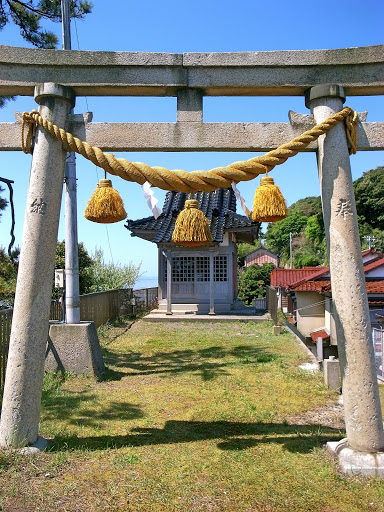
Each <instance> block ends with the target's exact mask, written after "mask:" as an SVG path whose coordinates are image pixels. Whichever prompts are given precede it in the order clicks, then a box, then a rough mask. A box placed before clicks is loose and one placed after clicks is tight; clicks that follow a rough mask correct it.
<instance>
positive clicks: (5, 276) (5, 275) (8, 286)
mask: <svg viewBox="0 0 384 512" xmlns="http://www.w3.org/2000/svg"><path fill="white" fill-rule="evenodd" d="M19 254H20V249H19V248H16V249H14V250H13V251H12V253H11V256H9V255H8V254H7V253H6V251H5V249H4V248H3V247H0V309H5V308H10V307H12V306H13V303H14V300H15V291H16V278H17V269H18V264H19Z"/></svg>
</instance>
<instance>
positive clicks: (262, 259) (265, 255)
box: [244, 246, 279, 267]
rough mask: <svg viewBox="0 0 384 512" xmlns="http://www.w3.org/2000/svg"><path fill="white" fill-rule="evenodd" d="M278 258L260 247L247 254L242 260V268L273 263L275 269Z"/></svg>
mask: <svg viewBox="0 0 384 512" xmlns="http://www.w3.org/2000/svg"><path fill="white" fill-rule="evenodd" d="M278 261H279V258H278V256H277V254H275V253H273V252H271V251H268V249H266V248H265V247H263V246H261V247H259V248H258V249H256V250H255V251H252V252H251V253H249V254H247V256H246V257H245V259H244V266H245V267H250V266H251V265H255V264H256V265H260V266H261V265H264V263H273V264H274V265H275V267H277V265H278Z"/></svg>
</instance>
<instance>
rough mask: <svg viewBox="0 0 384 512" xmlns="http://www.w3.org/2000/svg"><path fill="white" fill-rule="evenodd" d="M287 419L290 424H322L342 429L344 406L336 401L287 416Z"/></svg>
mask: <svg viewBox="0 0 384 512" xmlns="http://www.w3.org/2000/svg"><path fill="white" fill-rule="evenodd" d="M287 421H288V423H289V424H290V425H322V426H324V427H331V428H339V429H344V428H345V421H344V406H343V404H338V403H336V404H335V403H334V404H331V405H325V406H324V407H319V408H317V409H313V410H311V411H306V412H304V413H302V414H299V415H297V416H293V417H291V418H288V420H287Z"/></svg>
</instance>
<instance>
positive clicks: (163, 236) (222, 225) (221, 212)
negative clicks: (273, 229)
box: [125, 188, 260, 243]
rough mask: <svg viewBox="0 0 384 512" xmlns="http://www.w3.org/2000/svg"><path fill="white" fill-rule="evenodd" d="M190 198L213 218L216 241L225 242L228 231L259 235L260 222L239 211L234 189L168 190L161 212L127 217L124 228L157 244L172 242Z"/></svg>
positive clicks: (212, 226) (206, 214) (213, 233)
mask: <svg viewBox="0 0 384 512" xmlns="http://www.w3.org/2000/svg"><path fill="white" fill-rule="evenodd" d="M187 199H196V200H197V201H198V203H199V209H200V210H201V211H202V212H203V213H204V215H205V216H206V217H207V218H208V220H209V221H210V229H211V234H212V241H213V242H218V243H220V242H222V241H223V238H224V233H225V232H226V231H233V232H237V233H242V232H243V233H248V234H253V236H257V233H258V230H259V227H260V223H259V222H255V221H253V220H251V219H249V218H247V217H246V216H245V215H239V214H238V213H236V197H235V194H234V192H233V190H232V188H227V189H223V188H221V189H217V190H215V191H214V192H194V193H192V194H186V193H184V192H178V191H173V192H167V194H166V196H165V200H164V206H163V210H162V213H161V215H160V216H159V217H158V218H157V219H155V218H154V217H153V216H151V217H145V218H143V219H138V220H130V219H129V220H127V222H126V224H125V227H126V228H127V229H128V230H129V231H131V232H132V236H138V237H140V238H144V239H146V240H150V241H151V242H154V243H169V242H172V233H173V230H174V227H175V222H176V218H177V215H178V214H179V213H180V211H181V210H183V208H184V204H185V201H186V200H187Z"/></svg>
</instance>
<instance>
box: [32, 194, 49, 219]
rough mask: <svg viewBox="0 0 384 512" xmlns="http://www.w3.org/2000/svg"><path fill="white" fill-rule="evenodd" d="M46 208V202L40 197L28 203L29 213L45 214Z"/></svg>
mask: <svg viewBox="0 0 384 512" xmlns="http://www.w3.org/2000/svg"><path fill="white" fill-rule="evenodd" d="M46 209H47V203H45V202H44V201H43V199H42V198H41V197H40V199H35V200H34V201H32V203H31V205H30V210H29V211H30V212H31V213H40V215H45V212H46Z"/></svg>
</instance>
